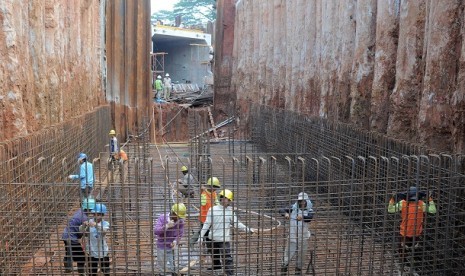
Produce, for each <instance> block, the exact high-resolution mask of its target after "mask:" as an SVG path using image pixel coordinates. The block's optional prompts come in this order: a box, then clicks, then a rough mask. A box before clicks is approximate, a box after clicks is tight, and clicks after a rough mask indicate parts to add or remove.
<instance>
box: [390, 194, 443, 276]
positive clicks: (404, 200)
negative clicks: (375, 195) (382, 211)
mask: <svg viewBox="0 0 465 276" xmlns="http://www.w3.org/2000/svg"><path fill="white" fill-rule="evenodd" d="M395 197H399V199H400V200H399V201H398V202H397V203H396V201H395ZM422 197H426V193H424V192H419V191H418V190H417V187H414V186H412V187H410V188H409V190H408V191H407V192H406V193H405V194H404V195H403V196H402V195H397V194H395V193H393V195H392V196H391V199H390V200H389V205H388V213H391V214H392V213H396V212H400V213H401V217H402V221H401V223H400V243H399V257H400V261H401V265H402V266H403V270H404V271H405V272H407V273H412V274H416V273H415V271H414V269H413V267H412V266H413V264H410V265H409V263H407V260H406V255H407V253H414V251H415V249H417V248H418V247H419V246H420V241H421V237H422V232H423V221H424V218H425V216H424V213H425V212H427V213H430V214H436V204H435V203H434V201H433V198H432V196H431V194H430V195H429V196H428V203H425V202H424V201H423V200H422ZM396 266H397V264H396ZM399 269H400V267H399Z"/></svg>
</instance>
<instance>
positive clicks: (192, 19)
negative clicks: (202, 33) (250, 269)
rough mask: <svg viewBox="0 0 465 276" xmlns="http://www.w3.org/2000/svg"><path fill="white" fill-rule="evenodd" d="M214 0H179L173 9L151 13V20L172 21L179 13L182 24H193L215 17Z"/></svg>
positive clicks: (211, 19)
mask: <svg viewBox="0 0 465 276" xmlns="http://www.w3.org/2000/svg"><path fill="white" fill-rule="evenodd" d="M215 3H216V0H180V1H179V2H178V3H176V4H174V10H173V11H167V10H162V11H159V12H156V13H154V14H152V19H153V20H161V21H164V22H165V21H172V22H174V18H175V17H176V16H178V15H181V17H182V22H183V24H184V25H195V24H199V23H202V22H206V21H213V20H215V19H216V9H215Z"/></svg>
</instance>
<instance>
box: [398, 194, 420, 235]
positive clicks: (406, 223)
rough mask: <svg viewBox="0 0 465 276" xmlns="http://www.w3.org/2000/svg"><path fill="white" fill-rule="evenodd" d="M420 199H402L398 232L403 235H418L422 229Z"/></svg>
mask: <svg viewBox="0 0 465 276" xmlns="http://www.w3.org/2000/svg"><path fill="white" fill-rule="evenodd" d="M424 204H425V203H424V202H423V201H422V200H419V201H418V202H415V201H410V202H408V201H402V211H401V216H402V222H401V224H400V234H401V235H402V236H404V237H418V236H420V235H421V232H422V231H423V219H424V217H425V215H424V213H423V205H424Z"/></svg>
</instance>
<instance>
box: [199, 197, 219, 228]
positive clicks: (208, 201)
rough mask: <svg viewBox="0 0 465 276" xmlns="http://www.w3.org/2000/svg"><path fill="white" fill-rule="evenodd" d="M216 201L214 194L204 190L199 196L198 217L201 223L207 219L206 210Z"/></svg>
mask: <svg viewBox="0 0 465 276" xmlns="http://www.w3.org/2000/svg"><path fill="white" fill-rule="evenodd" d="M215 201H216V192H215V191H213V193H210V192H209V191H207V190H204V191H203V192H202V194H201V195H200V202H201V205H200V216H199V220H200V222H201V223H205V220H206V219H207V213H208V210H209V209H210V208H211V207H212V206H213V203H214V202H215Z"/></svg>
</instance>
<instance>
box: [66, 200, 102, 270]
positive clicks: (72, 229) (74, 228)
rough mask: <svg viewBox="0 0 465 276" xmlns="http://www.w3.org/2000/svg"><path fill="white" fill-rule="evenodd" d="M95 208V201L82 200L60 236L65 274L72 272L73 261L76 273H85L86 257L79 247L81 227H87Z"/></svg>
mask: <svg viewBox="0 0 465 276" xmlns="http://www.w3.org/2000/svg"><path fill="white" fill-rule="evenodd" d="M94 208H95V199H93V198H85V199H84V200H82V203H81V208H80V209H79V210H77V211H76V212H75V213H74V215H73V217H72V218H71V219H70V220H69V221H68V223H67V224H66V227H65V229H64V231H63V235H62V236H61V240H62V241H63V243H64V244H65V250H66V253H65V257H64V258H63V264H64V267H65V272H72V271H73V261H75V262H77V267H78V272H79V274H80V275H84V273H85V269H84V266H85V261H86V256H85V254H84V251H83V250H82V246H81V238H82V232H81V231H80V229H79V228H80V227H81V225H84V226H86V225H88V220H89V219H88V216H89V214H90V213H91V212H92V210H93V209H94Z"/></svg>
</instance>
